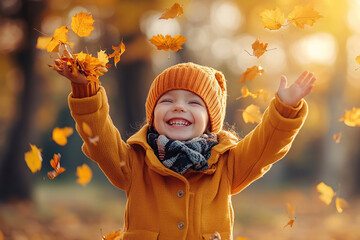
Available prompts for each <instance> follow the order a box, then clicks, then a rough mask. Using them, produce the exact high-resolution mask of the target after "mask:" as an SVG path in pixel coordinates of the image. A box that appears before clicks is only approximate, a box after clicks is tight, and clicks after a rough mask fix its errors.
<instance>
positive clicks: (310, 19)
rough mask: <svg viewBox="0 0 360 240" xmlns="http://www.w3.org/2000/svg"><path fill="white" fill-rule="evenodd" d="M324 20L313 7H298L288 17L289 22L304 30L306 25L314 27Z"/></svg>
mask: <svg viewBox="0 0 360 240" xmlns="http://www.w3.org/2000/svg"><path fill="white" fill-rule="evenodd" d="M319 18H322V16H320V14H319V13H318V12H317V11H316V10H314V8H313V7H312V6H296V7H295V8H294V10H293V11H292V12H291V13H289V15H288V17H287V21H288V22H292V23H293V24H294V25H295V26H297V27H299V28H304V25H305V24H307V25H310V26H312V25H314V23H315V22H316V21H317V20H318V19H319Z"/></svg>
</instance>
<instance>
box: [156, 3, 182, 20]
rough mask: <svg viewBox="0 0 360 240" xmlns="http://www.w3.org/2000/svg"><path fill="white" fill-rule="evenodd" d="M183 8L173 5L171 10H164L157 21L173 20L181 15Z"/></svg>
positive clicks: (176, 4)
mask: <svg viewBox="0 0 360 240" xmlns="http://www.w3.org/2000/svg"><path fill="white" fill-rule="evenodd" d="M183 13H184V11H183V8H182V7H181V6H180V4H178V3H174V5H172V7H171V8H169V9H166V10H165V12H164V13H163V14H162V15H161V17H159V19H169V18H175V17H178V16H180V15H181V14H183Z"/></svg>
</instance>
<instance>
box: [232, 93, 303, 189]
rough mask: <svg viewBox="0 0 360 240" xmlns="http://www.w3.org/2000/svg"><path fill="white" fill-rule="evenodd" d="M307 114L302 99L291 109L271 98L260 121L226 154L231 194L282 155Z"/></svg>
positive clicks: (276, 97) (260, 174)
mask: <svg viewBox="0 0 360 240" xmlns="http://www.w3.org/2000/svg"><path fill="white" fill-rule="evenodd" d="M307 112H308V107H307V103H306V102H305V100H301V101H300V102H299V104H298V105H297V106H296V107H291V106H288V105H286V104H284V103H282V102H281V101H280V99H279V98H278V96H277V95H276V96H275V98H274V99H273V100H272V101H271V103H270V105H269V107H268V108H267V109H266V111H265V112H264V115H263V118H262V121H261V122H260V123H259V124H258V125H257V126H256V128H255V129H254V130H253V131H251V132H250V133H249V134H248V135H247V136H246V137H245V138H243V139H242V140H241V141H239V142H238V143H237V145H236V146H235V147H234V148H233V149H231V150H230V152H229V157H228V176H229V179H230V183H231V193H232V194H236V193H238V192H240V191H241V190H242V189H244V188H245V187H247V186H248V185H249V184H250V183H251V182H253V181H255V180H256V179H258V178H260V177H261V176H263V175H264V174H265V173H266V172H267V171H268V170H269V169H270V168H271V166H272V164H273V163H274V162H276V161H278V160H280V159H281V158H283V157H284V156H285V154H286V153H287V152H288V151H289V149H290V147H291V144H292V142H293V140H294V138H295V137H296V135H297V133H298V132H299V130H300V128H301V127H302V125H303V124H304V121H305V119H306V116H307Z"/></svg>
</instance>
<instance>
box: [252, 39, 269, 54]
mask: <svg viewBox="0 0 360 240" xmlns="http://www.w3.org/2000/svg"><path fill="white" fill-rule="evenodd" d="M267 46H268V43H265V44H264V43H261V42H260V41H259V40H256V41H255V42H254V43H253V44H252V45H251V47H252V49H253V55H254V56H256V57H257V58H259V57H260V56H262V55H263V54H264V53H265V52H266V51H267V50H266V48H267Z"/></svg>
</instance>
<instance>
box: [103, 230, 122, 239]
mask: <svg viewBox="0 0 360 240" xmlns="http://www.w3.org/2000/svg"><path fill="white" fill-rule="evenodd" d="M121 237H122V235H121V230H118V231H111V232H110V233H109V234H107V235H106V236H103V237H102V240H121Z"/></svg>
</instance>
